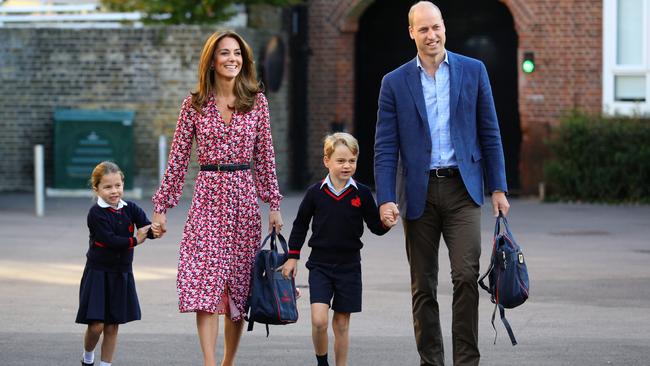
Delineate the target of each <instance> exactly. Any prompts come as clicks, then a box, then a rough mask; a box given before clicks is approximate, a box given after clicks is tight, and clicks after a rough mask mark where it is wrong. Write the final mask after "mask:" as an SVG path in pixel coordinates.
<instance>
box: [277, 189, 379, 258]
mask: <svg viewBox="0 0 650 366" xmlns="http://www.w3.org/2000/svg"><path fill="white" fill-rule="evenodd" d="M355 183H356V184H357V187H358V188H356V187H354V185H350V186H349V187H348V188H347V189H346V190H345V191H344V192H343V193H341V194H340V195H339V196H337V195H336V194H334V193H332V191H330V189H329V188H328V186H327V184H325V185H323V187H322V188H321V184H322V181H321V182H319V183H316V184H314V185H312V186H311V187H309V188H308V189H307V193H305V197H304V198H303V200H302V202H301V203H300V208H299V209H298V215H297V216H296V219H295V220H294V222H293V228H292V230H291V235H290V236H289V258H295V259H300V249H301V248H302V246H303V244H304V242H305V238H306V237H307V231H308V229H309V222H310V221H311V222H312V225H311V231H312V235H311V238H310V239H309V246H310V247H311V255H310V256H309V260H310V261H314V262H317V263H353V262H359V261H360V260H361V254H360V249H361V248H362V247H363V243H362V242H361V236H362V235H363V222H364V221H365V222H366V224H367V225H368V228H369V229H370V231H371V232H373V233H374V234H377V235H384V234H385V233H387V232H388V230H389V228H387V227H385V226H384V225H383V224H382V222H381V220H380V217H379V210H378V209H377V203H376V202H375V198H374V197H373V196H372V193H371V192H370V189H369V188H368V187H367V186H365V185H363V184H361V183H359V182H358V181H355Z"/></svg>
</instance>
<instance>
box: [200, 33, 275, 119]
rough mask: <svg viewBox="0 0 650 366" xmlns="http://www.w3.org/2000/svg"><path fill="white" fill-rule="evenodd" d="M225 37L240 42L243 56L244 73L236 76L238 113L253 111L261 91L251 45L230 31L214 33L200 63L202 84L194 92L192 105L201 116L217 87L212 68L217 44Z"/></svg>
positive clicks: (204, 49)
mask: <svg viewBox="0 0 650 366" xmlns="http://www.w3.org/2000/svg"><path fill="white" fill-rule="evenodd" d="M226 37H230V38H233V39H234V40H235V41H237V43H239V49H240V50H241V56H242V66H241V71H240V72H239V74H237V76H236V77H235V90H234V94H235V105H234V107H235V110H236V111H240V112H244V113H246V112H248V111H250V110H251V109H253V106H254V105H255V98H256V96H257V93H259V92H260V91H261V89H262V88H261V86H260V83H259V82H258V80H257V72H256V71H255V64H254V61H253V52H252V51H251V48H250V47H249V46H248V43H246V41H244V39H243V38H242V37H241V36H240V35H239V34H237V33H235V32H234V31H231V30H226V31H218V32H214V33H213V34H212V35H211V36H210V38H208V40H207V41H206V42H205V45H203V51H202V52H201V60H200V62H199V82H198V83H197V85H196V89H197V90H196V91H194V92H192V106H193V107H194V109H196V110H197V112H199V113H202V112H201V109H202V108H203V107H204V106H205V104H206V103H207V101H208V98H209V97H210V94H212V93H214V91H215V90H216V88H217V71H216V70H214V68H212V67H211V66H212V64H213V62H214V53H215V51H216V48H217V44H219V41H221V40H222V39H223V38H226Z"/></svg>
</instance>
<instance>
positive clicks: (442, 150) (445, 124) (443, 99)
mask: <svg viewBox="0 0 650 366" xmlns="http://www.w3.org/2000/svg"><path fill="white" fill-rule="evenodd" d="M416 59H417V65H418V69H419V70H420V82H421V83H422V92H423V93H424V104H425V105H426V108H427V119H428V122H429V131H430V132H431V163H430V165H429V167H430V168H431V169H434V168H444V167H451V166H457V165H458V163H457V162H456V155H455V153H454V146H453V145H452V143H451V130H450V126H449V123H450V120H449V57H448V56H447V52H446V51H445V59H444V60H443V61H442V62H441V63H440V66H439V67H438V70H436V74H435V77H431V76H430V75H429V74H427V72H426V71H425V70H424V68H423V67H422V63H421V62H420V56H417V57H416Z"/></svg>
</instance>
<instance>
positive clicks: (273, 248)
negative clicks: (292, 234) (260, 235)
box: [257, 228, 289, 253]
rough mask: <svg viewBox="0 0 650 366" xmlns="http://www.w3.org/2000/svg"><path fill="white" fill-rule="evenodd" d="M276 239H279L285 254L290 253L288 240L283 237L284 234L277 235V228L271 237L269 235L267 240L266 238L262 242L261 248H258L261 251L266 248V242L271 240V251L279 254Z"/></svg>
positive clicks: (272, 231)
mask: <svg viewBox="0 0 650 366" xmlns="http://www.w3.org/2000/svg"><path fill="white" fill-rule="evenodd" d="M276 237H277V239H278V241H279V242H280V246H281V247H282V249H283V250H284V252H285V253H289V247H288V246H287V241H286V239H284V236H282V234H280V233H276V232H275V228H273V230H271V232H270V233H269V235H267V236H266V238H264V241H262V245H260V247H259V248H257V249H258V250H260V249H262V248H264V246H265V245H266V242H267V241H268V240H269V239H271V244H270V245H271V250H273V251H275V252H277V251H278V246H277V245H276V244H275V238H276Z"/></svg>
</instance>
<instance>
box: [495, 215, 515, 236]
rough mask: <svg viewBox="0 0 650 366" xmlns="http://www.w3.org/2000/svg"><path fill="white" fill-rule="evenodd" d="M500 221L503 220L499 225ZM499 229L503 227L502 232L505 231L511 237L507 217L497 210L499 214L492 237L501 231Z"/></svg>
mask: <svg viewBox="0 0 650 366" xmlns="http://www.w3.org/2000/svg"><path fill="white" fill-rule="evenodd" d="M501 221H503V226H501ZM501 229H503V232H506V233H507V234H508V235H509V236H511V237H512V234H511V233H510V226H509V225H508V219H506V217H505V215H503V212H502V211H501V210H499V216H497V220H496V223H495V224H494V237H495V238H496V237H497V235H499V233H501V232H502V231H501Z"/></svg>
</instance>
